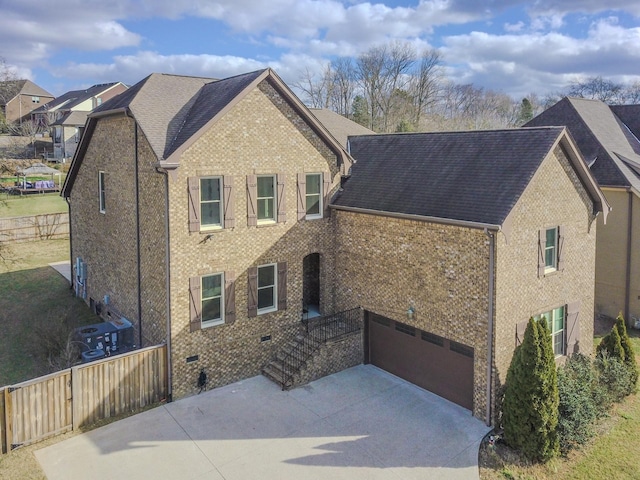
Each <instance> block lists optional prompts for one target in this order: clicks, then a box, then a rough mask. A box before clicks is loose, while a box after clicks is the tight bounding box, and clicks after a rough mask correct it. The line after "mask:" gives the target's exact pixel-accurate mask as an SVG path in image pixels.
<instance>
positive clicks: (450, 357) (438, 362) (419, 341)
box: [368, 313, 473, 409]
mask: <svg viewBox="0 0 640 480" xmlns="http://www.w3.org/2000/svg"><path fill="white" fill-rule="evenodd" d="M368 331H369V338H368V341H369V362H370V363H372V364H373V365H376V366H377V367H380V368H382V369H383V370H386V371H388V372H390V373H393V374H394V375H397V376H398V377H400V378H403V379H405V380H407V381H409V382H411V383H414V384H416V385H418V386H420V387H422V388H424V389H426V390H429V391H431V392H433V393H435V394H437V395H440V396H442V397H444V398H447V399H448V400H451V401H453V402H455V403H457V404H459V405H462V406H463V407H465V408H469V409H471V408H472V407H473V349H471V348H470V347H467V346H465V345H461V344H458V343H455V342H450V341H449V340H447V339H445V338H442V337H438V336H436V335H433V334H431V333H428V332H422V331H420V330H418V329H412V328H411V327H408V326H406V325H404V324H397V323H396V322H394V321H393V320H390V319H388V318H385V317H380V316H378V315H375V314H373V313H369V330H368ZM406 332H412V333H414V335H409V334H407V333H406ZM452 347H453V350H452ZM460 352H463V353H464V354H463V353H460Z"/></svg>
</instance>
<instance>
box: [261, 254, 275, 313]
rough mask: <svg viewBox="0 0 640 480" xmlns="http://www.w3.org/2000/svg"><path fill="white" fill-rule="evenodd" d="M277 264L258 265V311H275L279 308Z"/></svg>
mask: <svg viewBox="0 0 640 480" xmlns="http://www.w3.org/2000/svg"><path fill="white" fill-rule="evenodd" d="M277 306H278V299H277V272H276V264H275V263H272V264H270V265H262V266H260V267H258V313H259V314H260V313H268V312H273V311H275V310H276V309H277Z"/></svg>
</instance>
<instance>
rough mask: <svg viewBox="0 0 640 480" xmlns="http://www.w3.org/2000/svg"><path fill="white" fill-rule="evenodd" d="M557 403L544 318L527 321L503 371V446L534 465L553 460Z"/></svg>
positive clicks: (551, 359) (552, 359) (556, 444)
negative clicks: (519, 453)
mask: <svg viewBox="0 0 640 480" xmlns="http://www.w3.org/2000/svg"><path fill="white" fill-rule="evenodd" d="M558 403H559V399H558V382H557V373H556V365H555V358H554V354H553V345H552V344H551V335H550V332H549V329H548V328H547V323H546V321H545V319H544V318H543V319H541V320H540V321H538V322H536V321H534V320H533V319H530V320H529V324H528V325H527V329H526V331H525V334H524V339H523V341H522V344H521V345H519V346H518V347H516V350H515V352H514V355H513V359H512V360H511V365H510V366H509V370H508V371H507V378H506V386H505V394H504V401H503V412H502V420H503V428H504V439H505V441H506V442H507V444H508V445H510V446H511V447H513V448H515V449H517V450H520V451H521V452H522V454H523V455H524V456H525V457H527V458H528V459H530V460H534V461H547V460H549V459H550V458H552V457H554V456H556V455H557V454H558V451H559V443H558V432H557V426H558Z"/></svg>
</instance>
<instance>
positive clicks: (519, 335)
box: [516, 320, 529, 347]
mask: <svg viewBox="0 0 640 480" xmlns="http://www.w3.org/2000/svg"><path fill="white" fill-rule="evenodd" d="M527 325H529V320H523V321H522V322H519V323H518V324H517V325H516V347H517V346H518V345H521V344H522V341H523V340H524V332H525V331H526V330H527Z"/></svg>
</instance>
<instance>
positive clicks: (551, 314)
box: [533, 305, 567, 358]
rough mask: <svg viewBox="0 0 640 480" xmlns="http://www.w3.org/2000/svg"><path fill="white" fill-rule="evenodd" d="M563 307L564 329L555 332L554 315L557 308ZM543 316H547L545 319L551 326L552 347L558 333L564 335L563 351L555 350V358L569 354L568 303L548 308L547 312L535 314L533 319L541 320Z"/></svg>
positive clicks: (548, 325)
mask: <svg viewBox="0 0 640 480" xmlns="http://www.w3.org/2000/svg"><path fill="white" fill-rule="evenodd" d="M559 309H562V330H561V331H558V332H554V330H553V329H554V315H555V312H556V310H559ZM542 317H544V318H545V320H546V321H547V327H549V333H550V335H551V348H552V349H553V348H554V344H555V338H556V337H557V336H558V335H562V339H561V340H562V342H561V345H562V352H561V353H555V350H554V356H555V358H559V357H563V356H565V355H566V354H567V305H560V306H558V307H554V308H552V309H551V310H547V311H545V312H541V313H539V314H537V315H534V316H533V319H534V320H535V321H538V320H540V319H541V318H542Z"/></svg>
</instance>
